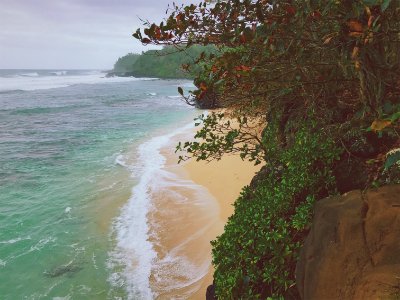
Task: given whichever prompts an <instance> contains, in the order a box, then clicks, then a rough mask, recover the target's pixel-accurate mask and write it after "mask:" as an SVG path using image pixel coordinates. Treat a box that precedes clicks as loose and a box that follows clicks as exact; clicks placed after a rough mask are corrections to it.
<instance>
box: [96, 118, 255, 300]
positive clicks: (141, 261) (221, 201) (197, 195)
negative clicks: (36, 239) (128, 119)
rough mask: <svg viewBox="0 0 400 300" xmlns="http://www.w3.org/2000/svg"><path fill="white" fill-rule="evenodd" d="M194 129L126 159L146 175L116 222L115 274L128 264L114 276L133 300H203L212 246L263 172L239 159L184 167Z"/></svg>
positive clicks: (164, 136)
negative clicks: (185, 146)
mask: <svg viewBox="0 0 400 300" xmlns="http://www.w3.org/2000/svg"><path fill="white" fill-rule="evenodd" d="M195 130H196V128H195V126H194V121H191V122H190V123H189V124H186V125H183V126H180V127H178V128H176V129H175V130H172V131H169V132H168V131H167V132H166V131H164V132H163V133H162V132H161V135H155V136H153V137H152V138H150V139H149V140H147V141H144V142H143V143H142V144H140V145H139V146H138V148H137V149H136V150H135V151H134V152H131V153H130V154H128V156H127V157H126V159H127V161H126V162H127V164H128V165H131V163H134V165H131V166H133V169H134V170H136V167H139V169H141V170H142V171H141V173H142V172H143V173H142V174H141V175H140V177H136V180H137V182H136V184H135V185H134V186H133V187H132V190H131V194H130V196H129V199H128V201H127V202H126V203H125V204H124V205H122V206H121V207H120V214H118V216H117V217H116V218H114V219H113V225H112V230H111V231H112V232H114V234H115V237H116V245H115V248H114V250H113V251H112V252H111V257H110V259H111V262H112V266H113V267H112V268H111V269H114V271H117V269H118V266H121V267H122V269H120V270H119V271H117V272H116V273H113V276H115V278H116V279H117V281H119V280H123V281H124V282H125V283H126V286H127V293H128V295H130V296H134V295H142V296H147V297H150V295H152V296H151V298H154V299H204V297H205V294H206V289H207V287H208V286H209V285H210V284H212V281H213V266H212V264H211V260H212V257H211V244H210V242H211V241H212V240H214V239H215V238H216V237H217V236H219V235H220V234H221V233H222V232H223V229H224V225H225V223H226V221H227V219H228V217H229V216H230V215H232V213H233V211H234V208H233V203H234V201H235V200H236V199H237V197H238V196H239V194H240V191H241V190H242V188H243V187H244V186H246V185H248V184H249V183H250V181H251V179H252V178H253V177H254V175H255V173H256V172H257V171H258V170H259V169H260V167H261V166H254V165H253V164H252V163H250V162H248V161H242V160H241V158H240V156H239V155H229V156H224V157H223V158H222V159H221V160H220V161H212V162H204V161H200V162H197V161H195V160H189V161H185V162H183V163H181V164H178V156H179V154H177V153H175V147H176V145H177V144H178V142H179V141H188V140H192V139H193V136H194V131H195ZM122 165H125V164H122ZM131 180H132V179H131ZM136 180H135V181H136ZM106 206H107V205H106ZM107 211H109V210H107ZM110 212H111V211H109V212H108V213H104V212H103V213H100V215H102V216H106V215H108V214H109V213H110ZM115 268H117V269H115Z"/></svg>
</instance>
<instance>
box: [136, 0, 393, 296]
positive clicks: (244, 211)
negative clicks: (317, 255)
mask: <svg viewBox="0 0 400 300" xmlns="http://www.w3.org/2000/svg"><path fill="white" fill-rule="evenodd" d="M146 26H147V28H146V29H145V30H144V32H143V34H142V32H141V31H140V30H137V31H136V32H135V33H134V37H135V38H137V39H140V40H141V41H142V43H144V44H149V43H153V44H157V45H169V44H173V45H184V46H185V48H189V49H190V47H191V45H193V44H200V45H209V44H213V45H215V47H216V49H217V50H218V55H215V54H214V53H212V54H202V55H200V58H199V59H198V62H201V64H200V69H199V72H198V73H197V75H196V78H195V80H194V83H195V85H196V87H197V89H196V90H194V91H192V92H191V93H190V94H189V95H186V96H185V97H186V100H187V102H189V103H191V104H196V105H199V106H212V107H214V106H222V107H228V108H229V117H230V118H233V119H236V120H237V121H238V123H239V125H238V126H232V124H231V123H230V121H227V119H226V118H225V116H224V114H222V113H219V114H213V113H211V114H209V115H208V116H202V117H200V118H199V125H200V124H201V125H202V128H201V129H200V130H199V131H198V132H197V134H196V138H197V140H196V141H194V142H186V143H183V144H179V145H178V147H177V148H178V150H179V149H180V150H186V152H187V156H186V157H181V159H187V158H190V157H194V158H196V159H198V160H211V159H219V158H220V157H221V156H222V155H224V154H226V153H235V152H236V153H238V154H240V155H241V157H242V158H243V159H245V158H246V159H250V160H252V161H254V162H255V163H264V164H265V166H264V167H263V168H262V171H261V172H260V173H259V174H258V175H257V176H256V177H255V179H254V180H253V183H252V184H251V185H250V186H249V187H246V188H245V189H244V190H243V193H242V195H241V197H240V198H239V199H238V200H237V201H236V203H235V213H234V215H233V216H231V218H230V219H229V221H228V223H227V224H226V226H225V232H224V233H223V234H222V235H221V236H220V237H218V238H217V240H215V241H213V242H212V245H213V264H214V266H215V268H216V269H215V274H214V280H215V288H216V294H217V297H218V298H220V299H255V298H262V299H265V298H268V297H272V298H279V297H282V296H283V295H284V294H285V293H286V292H287V291H288V289H289V288H290V287H291V286H292V285H293V284H294V269H295V264H296V261H297V258H298V255H299V249H300V247H301V245H302V243H303V242H304V238H305V236H306V233H307V228H308V226H309V222H310V216H311V215H312V204H313V202H314V201H318V200H319V199H321V198H323V197H326V196H328V195H330V194H334V193H337V192H346V191H349V190H352V189H365V188H368V187H371V186H379V185H383V184H388V183H393V182H396V183H400V167H399V155H398V153H399V150H398V149H399V148H400V135H399V129H400V123H399V120H400V85H399V82H400V2H399V1H392V0H356V1H353V0H352V1H350V0H338V1H331V0H308V1H300V0H298V1H296V0H295V1H293V0H292V1H289V0H287V1H265V0H227V1H217V2H216V3H213V4H212V5H208V4H207V3H205V2H202V3H200V4H199V5H194V4H192V5H187V6H181V7H179V6H175V7H174V8H173V9H172V12H171V14H170V15H169V17H168V18H167V20H166V21H164V22H162V23H160V24H150V23H149V24H146ZM179 92H180V93H181V94H183V91H182V89H179ZM210 98H211V99H212V101H210ZM205 103H206V104H207V105H204V104H205ZM210 103H211V105H210ZM202 104H203V105H202ZM254 124H258V126H259V124H263V127H265V129H264V130H263V132H262V134H261V135H258V134H254V131H253V130H252V129H253V127H254Z"/></svg>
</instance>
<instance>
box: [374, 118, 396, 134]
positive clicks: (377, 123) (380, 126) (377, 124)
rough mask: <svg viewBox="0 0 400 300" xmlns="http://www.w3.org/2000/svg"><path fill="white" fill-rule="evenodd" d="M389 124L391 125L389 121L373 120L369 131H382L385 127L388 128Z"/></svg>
mask: <svg viewBox="0 0 400 300" xmlns="http://www.w3.org/2000/svg"><path fill="white" fill-rule="evenodd" d="M390 124H392V121H390V120H375V121H374V122H372V124H371V129H372V130H373V131H375V132H376V131H382V130H383V129H385V128H386V127H388V126H389V125H390Z"/></svg>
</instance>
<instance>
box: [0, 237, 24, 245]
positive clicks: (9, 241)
mask: <svg viewBox="0 0 400 300" xmlns="http://www.w3.org/2000/svg"><path fill="white" fill-rule="evenodd" d="M30 239H31V237H30V236H28V237H25V238H22V237H17V238H15V239H10V240H8V241H0V244H15V243H17V242H20V241H25V240H30Z"/></svg>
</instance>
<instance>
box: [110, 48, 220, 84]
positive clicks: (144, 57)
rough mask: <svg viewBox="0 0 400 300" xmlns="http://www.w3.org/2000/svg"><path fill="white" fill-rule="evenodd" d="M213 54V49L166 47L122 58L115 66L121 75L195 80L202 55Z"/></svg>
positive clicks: (115, 69)
mask: <svg viewBox="0 0 400 300" xmlns="http://www.w3.org/2000/svg"><path fill="white" fill-rule="evenodd" d="M202 52H205V53H212V52H213V47H212V46H207V47H202V46H193V47H190V48H188V49H184V51H183V49H181V48H176V47H171V46H165V47H163V49H161V50H148V51H146V52H143V53H142V54H132V53H130V54H127V55H125V56H123V57H120V58H119V59H118V60H117V62H116V63H115V65H114V70H113V71H114V72H115V73H116V74H119V75H129V76H136V77H157V78H193V77H194V75H195V74H197V73H199V69H200V66H193V67H192V68H190V69H189V66H190V65H192V64H194V63H195V62H196V60H197V59H198V57H199V55H200V53H202Z"/></svg>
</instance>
